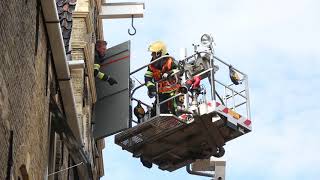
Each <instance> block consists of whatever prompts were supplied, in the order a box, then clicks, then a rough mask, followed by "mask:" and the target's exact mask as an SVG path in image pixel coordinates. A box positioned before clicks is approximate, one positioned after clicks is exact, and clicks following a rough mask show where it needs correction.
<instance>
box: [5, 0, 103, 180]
mask: <svg viewBox="0 0 320 180" xmlns="http://www.w3.org/2000/svg"><path fill="white" fill-rule="evenodd" d="M100 8H101V1H100V0H41V1H40V0H38V1H37V0H26V1H18V0H13V1H1V2H0V15H1V17H2V18H1V20H0V40H1V43H0V139H1V140H0V142H1V146H0V179H18V180H41V179H52V180H56V179H59V180H60V179H63V180H66V179H69V180H72V179H86V180H87V179H99V178H100V177H101V176H103V175H104V172H103V161H102V149H103V148H104V141H102V140H100V141H99V140H95V139H94V138H93V137H92V133H91V132H92V104H94V103H95V101H96V91H95V82H94V77H93V61H94V59H93V58H94V43H95V41H96V40H97V39H103V35H102V34H103V33H102V26H101V24H102V23H101V20H99V19H98V18H97V14H98V12H99V10H100Z"/></svg>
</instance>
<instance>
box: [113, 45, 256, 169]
mask: <svg viewBox="0 0 320 180" xmlns="http://www.w3.org/2000/svg"><path fill="white" fill-rule="evenodd" d="M211 46H212V43H210V45H208V46H207V48H208V49H209V51H201V52H200V51H197V49H196V48H195V54H194V55H192V56H189V57H186V58H184V59H183V60H180V61H179V62H182V63H179V64H180V65H182V66H184V75H185V79H188V78H190V77H192V76H201V79H202V80H204V79H208V80H209V83H207V84H208V86H209V87H210V92H211V99H210V100H206V90H205V89H206V87H204V86H202V87H201V91H199V92H198V94H194V93H191V94H190V93H187V94H185V95H184V96H185V99H186V102H185V106H186V109H187V111H185V112H184V113H180V114H178V115H177V116H176V115H174V114H161V113H160V104H162V103H165V102H167V101H169V100H172V99H173V98H176V97H178V96H181V94H177V95H175V96H173V97H172V98H169V99H167V100H165V101H163V102H159V100H158V99H159V98H156V102H155V106H153V107H152V106H151V105H148V104H147V103H143V102H141V101H140V100H137V99H135V98H134V97H133V94H134V93H135V91H136V90H137V89H139V88H141V87H143V86H144V84H141V85H140V86H138V87H136V88H135V89H132V91H131V92H132V93H131V95H130V96H131V97H130V98H131V100H132V102H134V101H137V102H139V103H141V104H142V105H144V106H146V107H147V109H148V111H147V112H150V109H152V108H156V115H155V116H154V117H151V116H150V114H149V115H147V113H146V115H145V117H144V119H143V121H142V122H139V123H137V125H136V126H133V127H131V128H129V129H127V130H124V131H122V132H121V133H119V134H117V135H116V136H115V143H116V144H118V145H119V146H121V147H122V149H124V150H127V151H129V152H130V153H132V154H133V157H136V158H140V159H141V162H142V163H143V165H144V166H146V167H149V168H150V167H151V166H152V164H156V165H158V166H159V168H160V169H162V170H167V171H170V172H171V171H174V170H176V169H179V168H181V167H183V166H186V165H189V164H190V163H193V162H194V161H196V160H197V159H208V158H210V157H211V156H215V157H222V156H223V155H224V153H225V150H224V147H223V146H224V145H225V144H226V142H228V141H230V140H232V139H235V138H237V137H239V136H242V135H244V134H246V133H249V132H250V131H251V120H250V107H249V92H248V83H247V80H248V79H247V75H245V74H244V73H242V72H240V71H238V70H237V69H235V68H233V67H231V66H230V65H228V64H227V63H225V62H224V61H222V60H221V59H219V58H217V57H215V56H214V55H213V49H212V47H211ZM208 55H209V56H208ZM208 57H209V58H208ZM159 59H161V58H159ZM155 61H157V60H154V61H153V62H151V63H154V62H155ZM199 61H201V63H202V64H201V68H200V70H199V69H197V71H196V72H192V70H195V69H196V68H193V67H192V66H197V67H198V66H199V64H197V62H199ZM206 61H207V64H204V63H206ZM219 63H220V64H222V65H226V66H227V68H228V72H229V70H230V68H232V71H233V72H234V73H238V74H240V75H239V77H240V78H238V82H239V83H238V84H237V82H234V83H233V84H229V85H227V84H225V83H222V82H221V81H218V80H217V78H216V77H215V74H216V72H217V71H218V70H220V67H219V66H218V64H219ZM148 65H149V64H148ZM148 65H146V66H143V67H142V68H139V69H138V70H136V71H133V72H132V73H130V75H133V74H134V73H136V72H138V71H140V70H142V69H143V68H145V67H147V66H148ZM188 70H189V71H188ZM190 71H191V72H190ZM235 84H237V85H239V86H243V87H241V88H239V87H238V86H237V87H235V86H236V85H235ZM219 86H220V87H219ZM220 90H222V91H223V92H224V95H223V96H220V95H219V93H218V92H219V91H220ZM200 96H202V99H200ZM216 97H218V99H216ZM190 99H191V101H189V100H190ZM230 101H231V103H230ZM238 101H239V102H240V103H239V102H238ZM132 102H131V103H132ZM131 105H132V104H131ZM243 106H245V107H244V108H241V107H243ZM188 112H190V113H188ZM239 112H241V113H243V114H245V115H242V114H240V113H239ZM132 121H133V122H135V121H134V120H132Z"/></svg>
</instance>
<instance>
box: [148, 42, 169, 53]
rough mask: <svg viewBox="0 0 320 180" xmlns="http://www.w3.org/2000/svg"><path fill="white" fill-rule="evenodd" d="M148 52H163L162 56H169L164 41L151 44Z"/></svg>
mask: <svg viewBox="0 0 320 180" xmlns="http://www.w3.org/2000/svg"><path fill="white" fill-rule="evenodd" d="M148 51H150V52H155V53H160V52H161V55H160V56H164V55H166V54H167V46H166V44H164V42H162V41H156V42H154V43H151V44H150V46H149V48H148Z"/></svg>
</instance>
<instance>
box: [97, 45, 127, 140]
mask: <svg viewBox="0 0 320 180" xmlns="http://www.w3.org/2000/svg"><path fill="white" fill-rule="evenodd" d="M106 57H107V58H106V60H105V61H103V62H102V63H101V64H100V66H101V67H100V71H101V72H103V73H106V74H107V75H110V76H112V77H114V78H115V79H116V80H117V81H118V84H116V85H113V86H110V85H109V84H108V82H105V81H101V80H99V79H97V78H96V81H95V82H96V91H97V102H96V104H95V110H94V123H95V125H94V128H93V135H94V137H95V138H96V139H100V138H104V137H106V136H109V135H112V134H115V133H117V132H119V131H122V130H124V129H126V128H129V74H130V41H127V42H124V43H122V44H119V45H116V46H114V47H111V48H109V49H108V50H107V54H106Z"/></svg>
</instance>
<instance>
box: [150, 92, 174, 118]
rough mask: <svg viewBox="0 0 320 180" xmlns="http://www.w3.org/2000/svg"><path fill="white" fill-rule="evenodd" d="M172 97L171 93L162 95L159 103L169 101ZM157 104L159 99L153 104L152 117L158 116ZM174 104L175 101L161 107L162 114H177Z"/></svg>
mask: <svg viewBox="0 0 320 180" xmlns="http://www.w3.org/2000/svg"><path fill="white" fill-rule="evenodd" d="M171 97H172V95H171V93H160V94H159V103H160V102H161V101H164V100H166V99H169V98H171ZM156 103H157V99H156V100H155V102H154V104H153V108H152V111H151V117H153V116H155V115H156ZM173 103H174V99H172V100H170V101H167V102H165V103H163V104H161V105H160V113H161V114H175V109H174V106H173Z"/></svg>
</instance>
